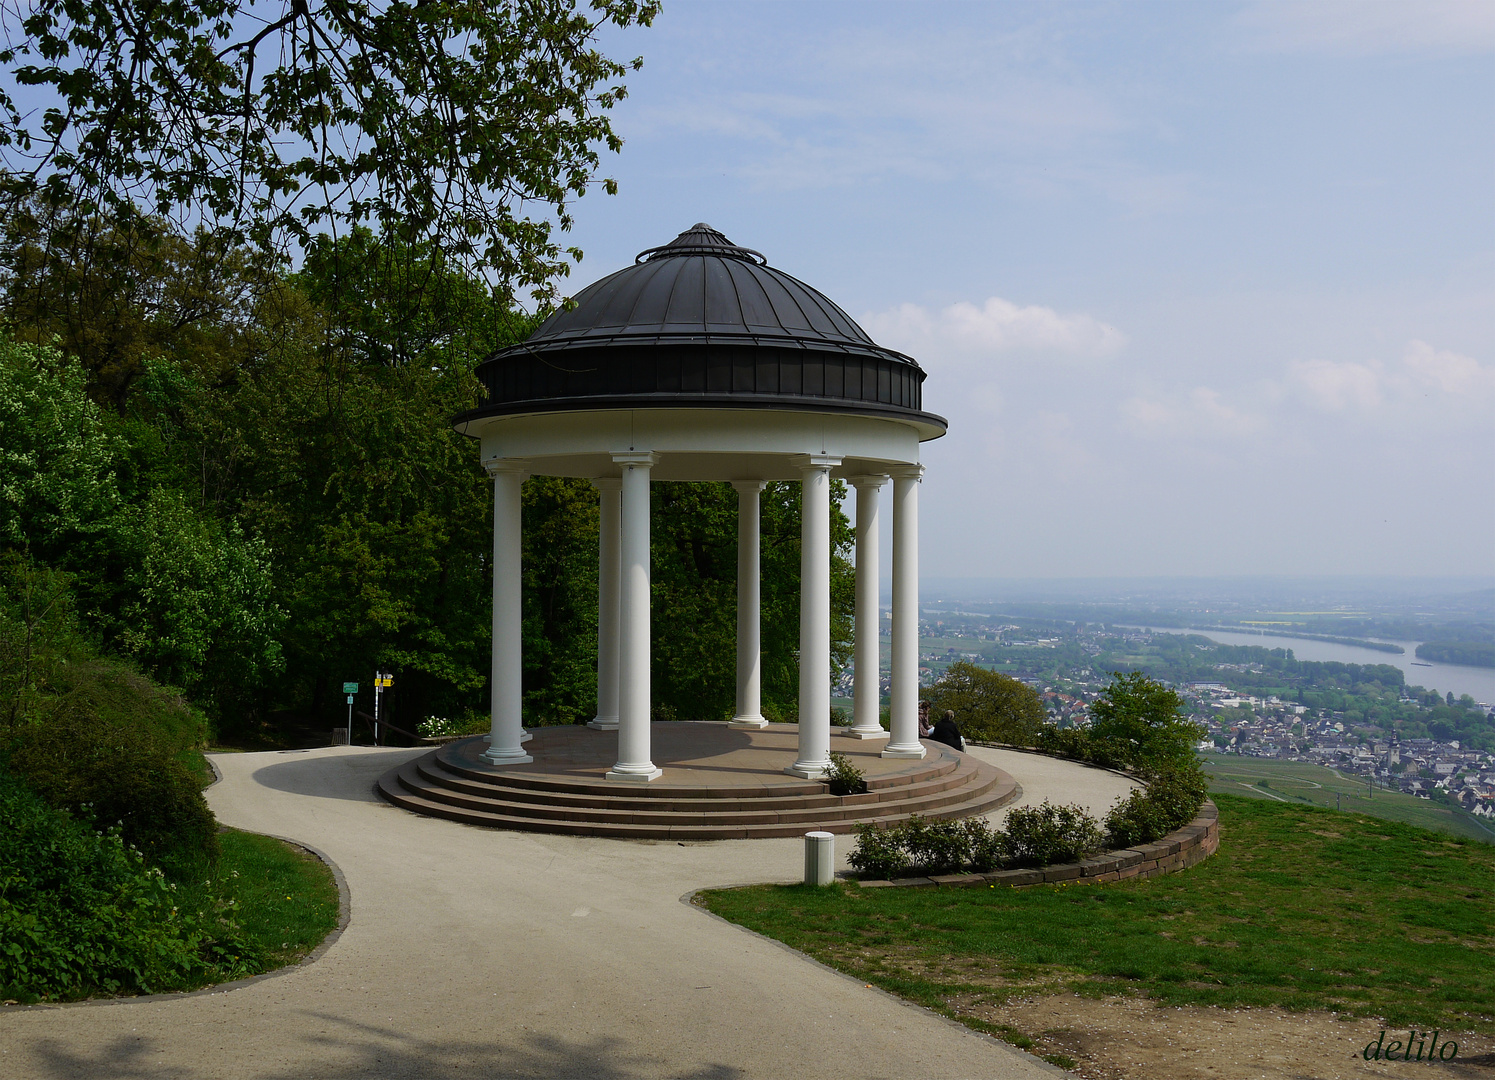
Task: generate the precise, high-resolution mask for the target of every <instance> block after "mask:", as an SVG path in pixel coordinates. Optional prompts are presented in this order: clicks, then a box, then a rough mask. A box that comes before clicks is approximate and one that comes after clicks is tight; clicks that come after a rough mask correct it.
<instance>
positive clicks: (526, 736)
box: [519, 731, 535, 745]
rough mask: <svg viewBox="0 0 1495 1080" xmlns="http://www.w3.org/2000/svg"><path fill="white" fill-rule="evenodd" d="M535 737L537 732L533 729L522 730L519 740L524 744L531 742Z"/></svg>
mask: <svg viewBox="0 0 1495 1080" xmlns="http://www.w3.org/2000/svg"><path fill="white" fill-rule="evenodd" d="M534 737H535V733H534V732H533V731H521V732H520V733H519V742H520V744H521V745H522V744H524V743H527V742H529V741H530V740H531V739H533V738H534Z"/></svg>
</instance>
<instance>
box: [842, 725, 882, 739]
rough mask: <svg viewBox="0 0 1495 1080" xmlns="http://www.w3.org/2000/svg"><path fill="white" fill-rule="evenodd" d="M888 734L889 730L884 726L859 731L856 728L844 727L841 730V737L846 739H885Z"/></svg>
mask: <svg viewBox="0 0 1495 1080" xmlns="http://www.w3.org/2000/svg"><path fill="white" fill-rule="evenodd" d="M890 734H891V732H889V731H887V730H886V729H885V728H877V729H875V730H872V731H861V730H859V729H857V728H846V729H844V730H842V732H841V735H842V737H843V738H847V739H886V738H888V737H889V735H890Z"/></svg>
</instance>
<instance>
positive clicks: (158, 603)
mask: <svg viewBox="0 0 1495 1080" xmlns="http://www.w3.org/2000/svg"><path fill="white" fill-rule="evenodd" d="M198 239H199V241H201V242H203V243H211V242H212V241H211V240H210V239H209V238H206V237H202V236H199V238H198ZM395 247H397V244H395V243H393V242H390V241H383V240H379V239H377V238H375V237H373V236H372V235H370V234H367V233H362V232H359V233H355V234H354V235H353V236H351V237H348V238H346V239H345V240H343V241H340V242H338V243H337V244H336V245H334V243H333V242H332V241H325V242H322V243H319V244H317V245H313V248H312V250H311V251H310V253H309V256H308V258H307V259H306V261H305V264H304V265H303V267H302V269H301V270H300V271H298V272H297V273H295V274H285V275H281V276H280V277H279V278H278V279H276V280H275V281H274V282H273V287H272V288H265V287H261V286H259V285H256V286H255V287H254V288H252V289H251V288H250V287H248V286H247V285H246V284H245V282H244V278H246V277H249V276H257V275H260V274H263V273H264V269H263V267H262V266H260V265H259V264H257V263H256V262H255V261H254V260H253V258H251V257H249V256H248V255H247V254H245V255H244V257H242V258H235V259H222V260H217V261H212V262H209V263H203V262H202V261H201V260H200V259H199V257H198V255H197V253H195V252H194V251H192V250H191V249H190V246H188V247H181V248H177V249H175V250H176V252H177V254H176V255H175V256H174V257H173V258H171V259H169V260H157V261H153V262H141V263H138V264H136V266H135V267H134V268H133V269H132V270H131V272H130V274H129V275H128V287H120V288H118V289H115V290H114V291H112V292H111V291H110V289H109V288H106V287H105V285H104V284H98V285H97V295H98V297H99V298H100V301H99V303H98V304H97V305H96V309H102V308H104V307H108V308H109V309H110V310H112V311H114V312H116V313H117V318H114V319H112V320H107V321H103V322H100V323H97V324H95V325H93V326H92V327H88V326H87V325H86V323H80V326H82V327H83V328H84V329H86V330H88V333H87V334H80V335H78V336H76V337H69V336H67V335H65V334H61V333H59V334H57V337H58V339H59V340H60V341H61V345H62V347H61V349H59V348H55V347H51V346H44V345H31V344H25V345H23V344H16V343H10V344H6V345H4V346H3V347H0V389H3V390H4V391H5V392H4V394H0V436H3V439H0V445H3V450H0V455H3V458H0V488H3V489H4V491H5V492H6V494H7V499H6V501H5V504H4V507H3V516H0V546H4V547H6V548H8V549H10V550H12V551H13V552H16V553H19V554H24V556H25V557H26V558H29V559H33V560H35V561H37V562H38V563H39V564H41V565H43V566H48V567H53V568H55V569H58V570H62V571H64V572H66V573H67V574H68V575H70V581H71V588H72V590H73V592H74V593H75V594H76V606H77V610H78V613H79V616H80V618H81V620H82V623H83V625H84V626H86V627H87V628H88V629H89V631H90V632H91V633H92V634H94V635H95V636H96V637H97V639H98V640H99V642H100V643H101V644H102V645H104V646H105V647H106V648H108V649H109V650H111V651H113V652H115V653H117V654H121V655H124V656H127V657H129V658H130V659H132V660H134V661H135V662H136V663H137V664H139V665H141V666H142V667H143V668H144V669H145V670H147V671H149V672H151V673H152V674H154V675H156V676H158V677H160V678H162V679H163V680H166V681H168V682H170V683H172V684H174V685H177V686H180V687H182V688H183V689H185V690H187V691H188V692H189V693H190V694H191V695H192V696H193V697H194V698H195V699H197V700H200V701H202V703H203V704H204V705H205V706H207V707H208V708H210V710H211V711H212V712H213V713H214V715H215V716H217V717H218V718H219V720H220V722H221V723H223V724H225V725H227V726H229V727H233V726H234V725H240V726H247V727H248V728H250V729H255V728H258V727H262V726H263V725H264V724H265V723H266V721H267V719H268V718H271V717H273V716H275V715H277V714H280V713H291V714H294V715H296V716H299V717H303V718H307V719H311V718H315V719H316V721H317V723H318V724H322V725H326V726H331V724H332V722H333V720H334V719H335V718H336V717H337V716H338V715H340V714H341V712H342V707H343V706H342V697H341V695H340V694H339V693H338V692H337V691H338V687H339V684H341V683H342V682H343V681H344V680H345V679H347V680H358V681H363V682H367V679H368V676H369V673H370V672H371V671H372V670H373V669H374V668H375V667H378V668H381V669H383V670H388V671H393V672H394V673H395V675H396V690H395V694H394V696H393V699H392V700H391V701H390V702H389V703H388V704H389V705H390V707H392V708H393V709H394V710H395V711H394V713H393V714H392V715H393V718H395V722H396V723H400V724H401V726H413V725H414V724H416V723H418V722H419V721H420V720H422V719H423V718H425V717H427V716H431V715H436V716H444V717H449V718H459V717H461V716H463V715H464V714H467V715H475V714H481V713H484V712H486V709H487V682H488V676H489V634H490V626H491V622H490V602H491V583H490V573H491V570H490V565H489V552H490V546H491V542H492V541H491V527H492V520H491V515H492V501H491V499H492V496H491V485H490V482H489V481H488V479H487V477H486V476H485V475H484V473H483V472H482V470H481V468H480V467H479V465H478V448H477V444H476V443H475V442H474V441H472V440H469V439H466V438H464V437H462V436H460V435H458V434H457V433H456V432H455V431H454V430H453V429H452V427H451V422H450V421H451V417H452V416H453V415H454V414H455V413H457V412H460V411H462V410H463V409H465V408H468V407H470V406H471V404H472V403H473V402H474V401H475V400H477V397H478V394H479V387H478V383H477V380H476V379H475V377H474V375H473V369H474V367H475V366H476V364H477V363H478V362H479V361H480V360H481V359H482V358H483V357H485V356H486V355H487V354H488V353H490V352H491V351H492V350H493V349H494V348H495V347H497V346H499V345H502V344H505V343H507V342H509V341H513V340H515V339H517V338H519V337H522V336H524V335H525V334H526V333H527V332H528V331H529V329H530V328H531V327H532V326H533V323H534V319H533V318H532V317H529V316H525V315H523V314H522V313H518V312H516V311H514V310H513V309H512V308H510V307H509V306H508V305H507V304H504V303H502V302H501V301H500V300H498V299H497V298H495V296H494V295H493V293H492V291H491V290H489V289H488V288H487V287H486V286H485V285H484V284H483V283H482V282H481V281H478V280H477V279H475V278H473V277H472V276H471V275H469V274H466V273H464V272H462V271H460V270H458V269H455V268H451V267H449V266H447V264H445V263H444V262H443V261H442V260H441V259H440V258H439V257H436V258H431V257H429V256H428V255H427V254H426V253H418V254H417V255H416V256H414V257H410V256H407V255H405V254H404V253H402V252H400V251H397V250H392V248H395ZM334 248H337V249H340V250H334ZM351 265H356V266H360V267H363V268H365V270H366V273H367V274H368V279H367V280H366V281H361V280H356V279H349V278H347V277H340V276H339V275H340V274H341V272H342V271H341V268H342V267H346V266H351ZM188 268H194V269H188ZM412 268H413V269H412ZM407 272H408V273H418V274H419V275H420V278H421V280H420V281H419V283H418V284H417V285H412V286H410V287H408V288H406V287H404V286H403V285H402V281H403V275H405V274H406V273H407ZM74 280H75V279H71V278H66V277H48V278H45V279H43V280H42V281H41V282H40V286H39V288H38V289H37V290H36V291H35V292H34V293H33V294H30V295H28V296H26V297H24V298H18V297H17V296H16V295H15V294H14V293H12V294H11V295H10V296H9V297H8V298H7V299H8V300H9V304H8V316H9V319H10V324H11V326H12V327H13V330H14V333H15V334H16V335H17V336H24V337H28V338H31V339H33V340H35V339H38V338H42V337H44V336H45V335H46V333H47V330H48V328H49V327H51V326H52V325H53V324H51V323H49V322H48V321H46V320H47V315H46V313H47V312H50V311H55V310H56V308H55V306H54V305H51V304H49V303H48V302H47V297H48V295H49V292H50V291H52V290H62V291H65V290H67V289H68V288H71V287H72V284H73V282H74ZM189 281H190V283H191V284H190V287H189V284H188V282H189ZM417 291H418V292H419V295H420V301H419V303H416V302H415V301H414V300H413V299H412V297H413V296H414V295H415V293H416V292H417ZM190 292H198V293H201V294H202V295H204V296H210V295H221V296H227V297H233V296H241V295H242V296H244V297H246V299H245V300H244V302H243V303H242V304H238V303H236V304H234V305H232V306H231V307H229V306H222V307H218V308H211V307H209V308H204V309H201V310H200V311H199V313H198V315H197V317H195V318H193V319H190V320H183V319H180V318H178V317H176V316H175V315H174V314H173V313H172V311H173V309H172V307H171V305H169V304H168V305H165V306H161V305H159V304H158V303H157V302H156V298H160V297H169V296H182V295H186V294H188V293H190ZM121 339H125V340H128V341H130V342H141V341H144V342H147V343H148V344H147V345H145V346H142V347H141V348H140V349H139V350H138V351H137V352H136V354H135V358H136V359H135V362H134V364H135V366H134V371H135V374H134V376H133V377H132V378H131V379H129V380H128V381H124V382H120V383H114V384H108V376H107V375H106V374H104V373H103V372H102V371H101V370H100V369H98V368H96V367H93V366H91V365H90V364H89V363H88V362H87V361H86V360H85V359H84V354H86V353H87V351H88V349H94V350H97V352H98V353H99V354H109V355H122V348H121ZM90 375H93V376H94V382H93V384H92V389H93V390H94V392H95V394H96V396H99V397H102V398H103V399H104V400H105V401H106V402H107V403H108V405H107V406H106V407H100V406H99V405H98V404H96V403H95V402H94V400H92V399H91V398H90V397H89V394H88V390H89V388H90V387H89V383H88V379H89V377H90ZM844 494H845V492H844V488H843V487H842V486H841V485H836V489H835V496H836V498H837V500H838V508H837V511H836V513H835V514H834V515H833V538H832V539H833V550H834V556H835V571H834V573H833V579H832V580H833V590H834V604H833V610H834V612H835V624H834V632H833V638H834V653H835V657H836V660H837V662H838V663H840V662H844V660H845V659H846V654H847V650H848V648H849V644H850V609H851V591H852V584H851V571H850V566H849V563H848V560H847V556H848V554H849V550H850V544H851V529H850V524H849V522H848V521H847V520H846V518H845V516H844V515H843V514H841V513H840V511H839V500H840V499H841V498H843V497H844ZM597 500H598V496H597V493H596V492H595V491H594V490H593V489H592V488H591V486H590V485H589V484H588V483H587V482H586V481H581V480H567V479H561V478H553V477H535V478H532V479H531V480H529V481H528V482H527V483H526V485H525V488H524V515H525V520H524V552H523V567H524V623H523V626H524V635H525V640H524V657H525V676H524V677H525V708H526V713H527V719H528V721H529V722H532V723H567V722H576V721H584V720H587V719H590V718H591V716H592V715H594V710H595V708H596V703H595V691H596V681H595V680H596V613H597ZM653 502H654V516H653V540H654V543H653V548H654V551H653V563H654V574H653V590H654V612H655V617H654V628H655V640H654V661H655V664H654V698H655V702H656V706H657V709H658V715H659V716H660V717H661V718H682V719H684V718H698V717H701V718H712V719H716V718H721V717H725V716H727V715H729V714H730V711H731V708H732V696H733V686H734V672H733V657H734V655H735V648H734V644H733V641H734V636H735V618H736V615H735V611H736V543H737V540H736V529H737V520H736V507H737V500H736V495H735V493H734V492H733V490H732V489H731V487H730V485H725V484H716V485H712V484H670V483H658V484H655V485H654V486H653ZM762 538H763V612H764V632H763V640H764V653H765V656H764V666H763V679H764V683H763V685H764V710H765V713H766V714H768V715H771V716H775V717H779V718H785V719H792V718H793V716H794V710H795V703H796V699H797V695H798V667H797V657H796V647H797V641H798V632H797V626H798V599H799V595H798V587H799V491H798V485H797V484H775V485H770V487H769V488H768V490H767V491H765V493H764V498H763V526H762ZM367 705H368V703H367V701H364V702H362V707H365V708H367Z"/></svg>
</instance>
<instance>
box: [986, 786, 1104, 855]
mask: <svg viewBox="0 0 1495 1080" xmlns="http://www.w3.org/2000/svg"><path fill="white" fill-rule="evenodd" d="M1004 831H1005V832H1006V834H1007V845H1006V858H1005V859H1004V863H1005V864H1006V865H1008V866H1013V867H1029V866H1049V865H1051V864H1053V863H1066V862H1078V861H1079V860H1080V859H1083V858H1086V857H1087V856H1090V855H1093V854H1095V853H1096V852H1097V851H1099V850H1100V849H1101V845H1102V843H1103V841H1104V837H1103V836H1102V834H1101V830H1100V826H1099V825H1098V824H1097V823H1096V820H1095V818H1093V817H1091V816H1090V815H1089V814H1088V813H1086V812H1085V810H1084V809H1083V808H1082V807H1079V806H1055V805H1054V804H1053V803H1051V802H1049V801H1048V800H1047V799H1045V800H1044V801H1043V802H1042V803H1040V804H1039V805H1038V806H1020V807H1018V808H1017V809H1016V810H1013V811H1011V812H1010V813H1009V814H1008V815H1007V820H1006V822H1005V825H1004Z"/></svg>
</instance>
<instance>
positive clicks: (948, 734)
mask: <svg viewBox="0 0 1495 1080" xmlns="http://www.w3.org/2000/svg"><path fill="white" fill-rule="evenodd" d="M929 737H930V738H931V739H932V740H934V741H935V742H942V743H944V744H945V745H946V746H951V747H954V748H955V749H956V750H964V749H965V748H966V741H965V739H963V738H962V737H961V734H960V728H958V727H956V726H955V711H954V710H953V709H946V710H945V715H944V716H942V717H940V718H939V720H938V722H936V723H935V725H934V730H933V731H931V732H930V733H929Z"/></svg>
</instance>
